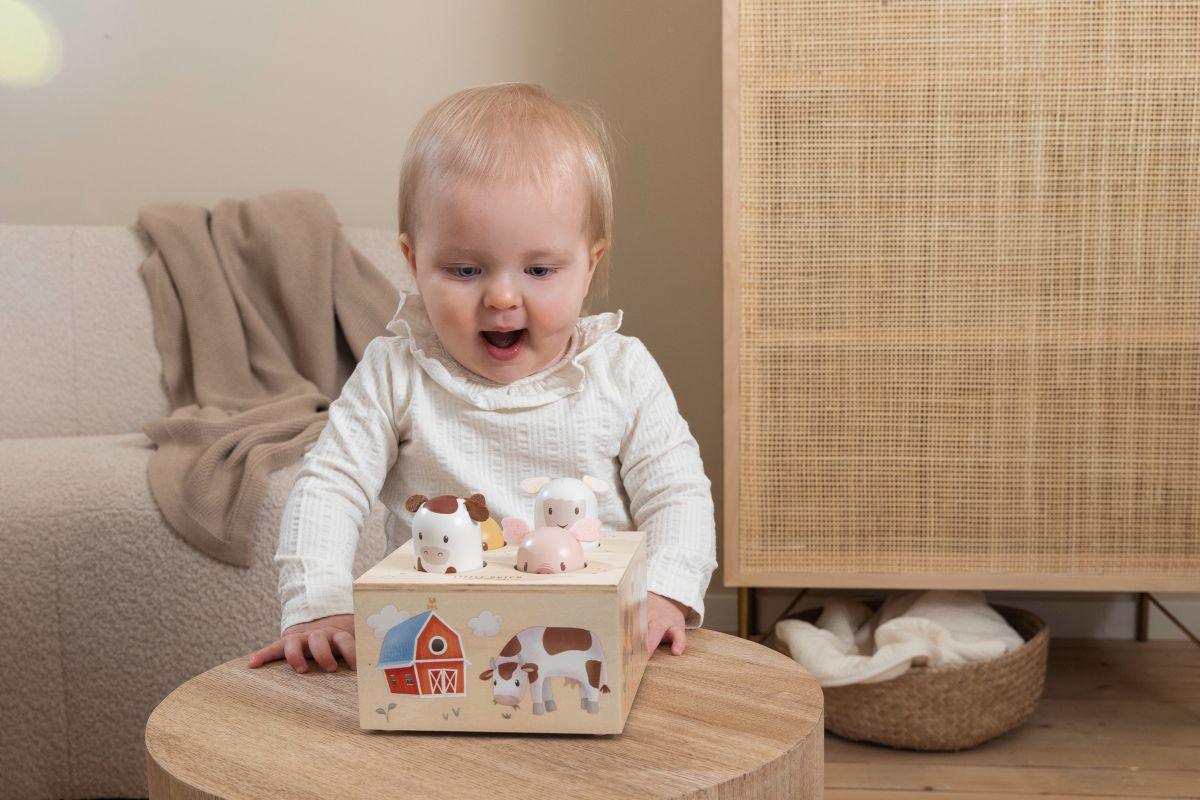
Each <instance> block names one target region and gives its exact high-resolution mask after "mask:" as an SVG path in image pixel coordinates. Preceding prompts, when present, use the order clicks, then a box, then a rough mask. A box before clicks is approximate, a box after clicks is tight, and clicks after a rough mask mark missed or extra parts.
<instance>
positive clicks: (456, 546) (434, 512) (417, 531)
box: [404, 494, 490, 574]
mask: <svg viewBox="0 0 1200 800" xmlns="http://www.w3.org/2000/svg"><path fill="white" fill-rule="evenodd" d="M404 507H405V508H407V509H408V510H409V511H412V512H414V513H413V522H412V538H413V556H414V557H415V558H416V562H417V570H418V571H419V572H441V573H446V574H450V573H454V572H468V571H470V570H475V569H482V568H483V567H485V566H487V565H486V564H485V563H484V561H483V542H482V536H483V534H482V530H481V528H480V525H479V523H481V522H484V521H486V520H487V519H488V517H489V516H490V514H489V513H488V508H487V503H486V501H485V500H484V497H483V495H481V494H473V495H471V496H470V497H468V498H466V499H464V498H461V497H455V496H454V495H452V494H444V495H441V496H439V497H435V498H433V499H432V500H431V499H429V498H427V497H426V496H425V495H423V494H414V495H413V496H412V497H410V498H408V500H407V501H405V503H404Z"/></svg>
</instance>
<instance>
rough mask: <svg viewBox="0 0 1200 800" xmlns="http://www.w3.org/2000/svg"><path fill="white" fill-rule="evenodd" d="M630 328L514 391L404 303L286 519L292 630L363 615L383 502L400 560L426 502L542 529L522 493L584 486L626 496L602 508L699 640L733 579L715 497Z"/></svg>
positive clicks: (338, 409) (601, 320) (285, 580)
mask: <svg viewBox="0 0 1200 800" xmlns="http://www.w3.org/2000/svg"><path fill="white" fill-rule="evenodd" d="M621 317H622V315H621V312H619V311H618V312H616V313H615V314H614V313H604V314H597V315H593V316H588V317H582V318H580V320H579V321H578V322H577V323H576V327H575V333H574V335H573V336H572V338H571V343H570V345H569V346H568V348H567V352H566V353H565V354H564V355H563V357H562V359H560V360H559V361H558V362H557V363H555V364H553V365H551V366H550V367H547V368H546V369H544V370H542V371H541V372H538V373H535V374H533V375H530V376H528V377H526V378H522V379H520V380H517V381H514V382H512V383H508V384H499V383H494V382H492V381H489V380H487V379H486V378H483V377H481V376H478V375H476V374H475V373H473V372H470V371H469V370H467V369H466V368H465V367H463V366H462V365H460V364H459V363H458V362H457V361H455V360H454V359H453V358H452V357H451V356H450V355H449V354H448V353H447V352H446V351H445V350H444V349H443V347H442V344H441V342H440V341H439V340H438V338H437V335H436V334H435V333H434V332H433V328H432V325H431V324H430V322H429V317H428V316H427V314H426V313H425V308H424V305H423V304H422V302H421V298H420V295H418V294H414V293H403V294H402V295H401V298H400V307H399V309H398V310H397V311H396V316H395V318H394V319H393V320H392V322H391V323H389V324H388V326H387V327H388V330H389V331H391V332H392V333H394V334H396V335H395V336H381V337H379V338H377V339H375V340H374V341H372V342H371V343H370V344H369V345H368V346H367V349H366V352H365V353H364V354H363V358H362V361H361V362H359V364H358V367H357V368H356V369H355V371H354V374H353V375H352V376H351V377H350V378H349V379H348V380H347V381H346V384H345V386H344V387H343V388H342V393H341V395H340V396H339V397H338V399H337V400H335V401H334V402H333V404H332V405H331V406H330V408H329V421H328V422H327V423H326V425H325V429H324V430H323V431H322V432H321V436H320V438H319V439H318V440H317V442H316V443H315V444H314V445H313V446H312V448H311V449H310V450H309V451H308V452H307V453H306V454H305V456H304V460H303V463H302V464H301V466H300V471H299V472H298V473H297V475H296V482H295V483H294V484H293V486H292V490H291V494H290V495H289V496H288V500H287V504H286V505H285V506H284V512H283V522H282V529H281V531H280V536H279V548H278V551H277V552H276V555H275V562H276V564H277V565H278V566H279V594H280V600H281V602H282V604H283V619H282V622H281V625H280V629H281V630H282V629H285V628H288V627H290V626H292V625H296V624H298V623H301V622H306V621H308V620H312V619H317V618H319V617H324V616H328V615H330V614H350V613H353V611H354V604H353V599H352V593H351V587H352V583H353V575H352V572H351V570H352V567H353V563H354V553H355V549H356V547H357V545H358V536H359V532H360V531H361V530H362V525H363V521H364V520H365V519H366V517H367V514H368V513H369V512H370V510H371V508H373V507H374V505H375V503H376V502H379V501H382V502H383V503H384V504H385V505H386V506H387V508H388V510H389V511H390V512H391V514H393V515H395V520H394V523H395V524H394V525H393V524H389V525H388V526H387V528H388V531H389V541H388V549H389V551H390V550H391V549H392V548H394V547H396V546H397V545H399V544H403V542H404V541H406V540H407V538H408V531H409V530H410V526H411V524H412V517H413V515H412V513H411V512H409V511H407V510H406V509H405V508H404V500H405V499H406V498H407V497H409V496H410V495H413V494H424V495H427V496H430V497H433V496H436V495H441V494H453V495H457V496H459V497H466V496H468V495H470V494H472V493H474V492H480V493H482V494H483V495H484V496H485V497H486V498H487V505H488V510H489V511H490V512H491V514H492V516H493V517H495V518H496V519H497V520H500V519H502V518H504V517H507V516H516V517H521V518H522V519H525V520H527V521H529V522H532V520H533V497H532V496H530V495H527V494H525V493H523V492H522V491H521V489H520V485H519V484H520V482H521V480H523V479H524V478H531V477H536V476H547V477H551V478H554V477H564V476H569V477H576V478H577V477H580V476H582V475H584V474H587V475H592V476H594V477H597V478H600V479H602V480H604V481H607V482H608V483H609V485H610V486H612V487H613V488H614V491H612V492H606V493H603V494H600V495H598V496H597V499H598V500H599V516H600V520H601V522H602V523H603V525H604V528H605V529H607V530H640V531H644V532H645V533H646V544H647V558H648V564H647V568H648V569H647V586H646V588H647V589H648V590H649V591H651V592H656V593H657V594H661V595H663V596H664V597H670V598H672V599H674V600H678V601H679V602H681V603H684V604H686V605H687V606H689V607H691V609H692V612H691V613H689V614H688V617H687V626H688V627H689V628H695V627H699V625H700V624H701V622H702V621H703V617H704V592H705V590H706V589H707V588H708V582H709V579H710V578H711V576H712V572H713V570H714V569H716V566H717V561H716V524H715V519H714V516H713V501H712V492H711V487H712V485H711V483H710V481H709V480H708V478H707V477H706V476H705V474H704V465H703V464H702V463H701V460H700V448H699V446H698V445H697V444H696V440H695V438H694V437H693V436H692V434H691V431H690V430H689V429H688V424H687V422H686V421H685V420H684V419H683V417H682V416H680V414H679V409H678V407H677V406H676V404H675V396H674V394H673V393H672V392H671V388H670V386H668V385H667V381H666V378H665V377H664V376H663V373H662V370H661V369H660V368H659V366H658V363H657V362H656V361H655V360H654V357H653V356H651V355H650V352H649V351H648V350H647V349H646V346H645V345H644V344H642V342H641V341H640V340H638V339H636V338H634V337H632V336H624V335H622V334H619V333H617V332H616V331H617V329H618V328H619V327H620V325H621ZM393 528H394V529H395V530H397V531H403V532H404V537H403V539H401V541H394V540H391V539H392V536H391V531H392V530H393Z"/></svg>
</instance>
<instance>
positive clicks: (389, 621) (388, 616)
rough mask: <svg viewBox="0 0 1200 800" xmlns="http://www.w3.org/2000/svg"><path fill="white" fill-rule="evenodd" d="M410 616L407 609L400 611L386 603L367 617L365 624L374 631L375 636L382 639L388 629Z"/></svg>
mask: <svg viewBox="0 0 1200 800" xmlns="http://www.w3.org/2000/svg"><path fill="white" fill-rule="evenodd" d="M411 616H412V614H410V613H408V612H407V611H400V610H399V609H398V608H396V607H395V606H392V605H388V606H384V607H383V608H381V609H379V613H378V614H372V615H371V616H369V617H367V624H368V625H370V626H371V630H373V631H375V638H376V639H382V638H383V637H384V636H387V632H388V631H390V630H391V629H392V628H394V627H395V626H397V625H399V624H400V623H401V622H404V620H406V619H408V618H409V617H411Z"/></svg>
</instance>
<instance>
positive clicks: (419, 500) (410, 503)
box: [404, 494, 429, 511]
mask: <svg viewBox="0 0 1200 800" xmlns="http://www.w3.org/2000/svg"><path fill="white" fill-rule="evenodd" d="M428 499H429V498H428V497H426V496H425V495H423V494H414V495H413V496H412V497H410V498H408V499H407V500H405V501H404V507H405V508H407V509H408V510H409V511H416V510H417V509H418V508H420V507H421V506H422V505H423V504H424V503H425V501H426V500H428Z"/></svg>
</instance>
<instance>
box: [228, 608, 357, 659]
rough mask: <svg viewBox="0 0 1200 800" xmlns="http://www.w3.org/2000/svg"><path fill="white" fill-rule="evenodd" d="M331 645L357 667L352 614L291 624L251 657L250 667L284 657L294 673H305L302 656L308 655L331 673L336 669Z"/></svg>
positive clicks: (303, 657)
mask: <svg viewBox="0 0 1200 800" xmlns="http://www.w3.org/2000/svg"><path fill="white" fill-rule="evenodd" d="M334 647H336V648H337V649H338V650H340V651H341V653H342V656H343V657H344V658H345V659H346V663H347V664H348V665H349V666H350V669H357V668H358V665H357V659H356V658H355V656H354V615H353V614H334V615H333V616H331V617H321V618H320V619H314V620H313V621H312V622H302V623H300V624H299V625H293V626H292V627H290V628H288V629H286V630H285V631H284V632H283V635H282V636H281V637H280V638H279V641H277V642H275V643H274V644H269V645H267V646H266V647H264V648H263V649H261V650H259V651H258V652H256V653H255V654H254V655H252V656H250V668H251V669H254V668H255V667H261V666H262V665H263V664H269V663H270V662H272V661H277V660H279V659H281V658H286V659H287V662H288V663H289V664H291V665H292V669H294V670H296V672H307V671H308V660H307V659H306V658H305V656H306V655H311V656H312V658H313V661H316V662H317V663H318V664H319V665H321V667H322V668H324V670H325V671H326V672H334V671H335V670H337V668H338V664H337V658H336V657H335V656H334V653H333V648H334Z"/></svg>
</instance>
